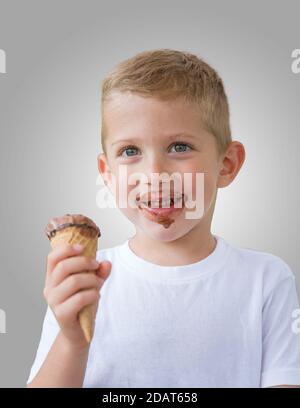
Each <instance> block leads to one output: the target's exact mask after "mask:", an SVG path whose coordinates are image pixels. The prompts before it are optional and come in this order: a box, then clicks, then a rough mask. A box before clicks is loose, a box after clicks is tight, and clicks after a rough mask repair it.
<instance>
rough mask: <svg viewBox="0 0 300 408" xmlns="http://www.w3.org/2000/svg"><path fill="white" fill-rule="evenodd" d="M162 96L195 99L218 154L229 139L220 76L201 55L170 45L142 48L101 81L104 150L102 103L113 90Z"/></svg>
mask: <svg viewBox="0 0 300 408" xmlns="http://www.w3.org/2000/svg"><path fill="white" fill-rule="evenodd" d="M128 91H129V92H131V93H136V94H139V95H141V96H144V97H157V98H159V99H161V100H171V99H177V98H181V99H183V100H184V101H185V102H188V103H196V104H197V105H198V106H199V113H201V118H202V121H203V125H204V126H205V128H206V129H207V131H209V132H210V133H211V134H212V135H213V136H214V137H215V139H216V144H217V149H218V152H219V154H222V153H223V152H224V151H225V150H226V148H227V147H228V145H229V144H230V142H231V131H230V123H229V106H228V100H227V96H226V93H225V90H224V86H223V82H222V79H221V78H220V77H219V75H218V74H217V72H216V71H215V70H214V69H213V68H212V67H211V66H210V65H208V64H207V63H206V62H205V61H204V60H203V59H202V58H199V57H198V56H196V55H194V54H191V53H189V52H183V51H178V50H173V49H166V48H164V49H156V50H150V51H143V52H140V53H138V54H136V55H135V56H133V57H131V58H128V59H126V60H124V61H122V62H121V63H119V64H118V65H116V67H115V68H114V70H113V71H111V72H110V73H109V74H108V75H107V76H106V77H105V78H104V80H103V81H102V89H101V95H102V96H101V104H102V107H101V113H102V126H101V143H102V147H103V151H104V152H106V148H105V139H106V128H105V123H104V122H105V121H104V108H105V103H106V102H108V101H109V100H110V99H111V98H113V95H114V93H115V92H117V93H118V92H128Z"/></svg>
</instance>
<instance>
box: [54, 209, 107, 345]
mask: <svg viewBox="0 0 300 408" xmlns="http://www.w3.org/2000/svg"><path fill="white" fill-rule="evenodd" d="M46 233H47V236H48V238H49V239H50V244H51V247H52V248H55V247H57V246H58V245H61V244H64V243H67V244H71V245H74V244H81V245H82V246H83V250H82V252H81V255H83V256H87V257H88V258H96V253H97V244H98V237H99V236H100V235H101V234H100V230H99V228H98V227H97V225H96V224H95V223H94V222H93V221H92V220H91V219H90V218H88V217H85V216H83V215H80V214H73V215H71V214H66V215H64V216H62V217H56V218H53V219H52V220H51V221H50V222H49V223H48V225H47V228H46ZM86 272H89V273H94V271H86ZM78 318H79V323H80V326H81V328H82V330H83V333H84V336H85V338H86V341H87V342H88V343H90V342H91V339H92V337H93V331H94V319H93V309H92V306H90V305H88V306H85V307H84V308H83V309H82V310H81V311H80V312H79V315H78Z"/></svg>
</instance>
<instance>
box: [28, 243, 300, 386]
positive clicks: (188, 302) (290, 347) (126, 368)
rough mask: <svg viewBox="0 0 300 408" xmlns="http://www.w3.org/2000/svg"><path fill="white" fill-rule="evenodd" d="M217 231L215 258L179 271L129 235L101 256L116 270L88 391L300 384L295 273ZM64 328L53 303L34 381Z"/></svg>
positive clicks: (104, 298) (105, 292) (98, 329)
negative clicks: (136, 246) (153, 258)
mask: <svg viewBox="0 0 300 408" xmlns="http://www.w3.org/2000/svg"><path fill="white" fill-rule="evenodd" d="M214 237H215V238H216V240H217V245H216V247H215V249H214V251H213V252H212V253H211V254H210V255H209V256H207V257H206V258H205V259H203V260H201V261H199V262H196V263H192V264H189V265H184V266H178V267H176V266H160V265H157V264H153V263H150V262H147V261H145V260H144V259H142V258H140V257H139V256H137V255H136V254H135V253H134V252H133V251H132V250H131V248H130V246H129V244H128V240H127V241H125V242H124V243H123V244H121V245H118V246H115V247H112V248H108V249H101V250H99V251H98V252H97V260H98V261H102V260H105V259H108V260H110V261H111V262H112V270H111V274H110V276H109V277H108V278H107V280H106V281H105V283H104V285H103V286H102V288H101V290H100V293H101V297H100V301H99V307H98V312H97V316H96V326H95V333H94V337H93V340H92V343H91V346H90V352H89V357H88V362H87V368H86V373H85V378H84V383H83V387H130V388H134V387H269V386H274V385H280V384H292V385H298V384H300V333H299V331H300V330H295V327H296V329H297V327H298V329H299V327H300V322H299V324H298V322H295V314H294V315H293V312H294V311H295V310H296V309H299V300H298V297H297V292H296V285H295V277H294V274H293V272H292V271H291V270H290V268H289V266H288V265H287V264H286V263H285V262H284V261H283V260H282V259H281V258H279V257H277V256H275V255H273V254H270V253H266V252H262V251H256V250H252V249H248V248H247V249H246V248H240V247H236V246H233V245H231V244H229V243H228V242H227V241H225V240H224V239H223V238H221V237H220V236H217V235H214ZM294 313H298V312H297V311H296V312H294ZM296 320H297V319H296ZM298 320H300V319H298ZM297 324H298V326H297ZM58 331H59V326H58V324H57V322H56V320H55V316H54V314H53V313H52V311H51V309H50V308H49V307H48V309H47V312H46V316H45V319H44V323H43V330H42V335H41V339H40V343H39V347H38V350H37V354H36V358H35V361H34V364H33V366H32V368H31V372H30V376H29V378H28V380H27V382H30V381H31V380H32V379H33V377H34V376H35V375H36V373H37V372H38V370H39V368H40V366H41V365H42V363H43V361H44V359H45V357H46V356H47V353H48V351H49V349H50V347H51V345H52V343H53V341H54V340H55V337H56V335H57V333H58Z"/></svg>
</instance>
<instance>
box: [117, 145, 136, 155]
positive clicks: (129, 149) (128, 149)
mask: <svg viewBox="0 0 300 408" xmlns="http://www.w3.org/2000/svg"><path fill="white" fill-rule="evenodd" d="M137 150H138V149H137V148H136V147H135V146H126V147H124V148H123V149H122V150H121V152H120V156H123V157H132V156H134V155H135V154H134V153H135V152H136V151H137ZM125 152H129V154H125V155H124V153H125Z"/></svg>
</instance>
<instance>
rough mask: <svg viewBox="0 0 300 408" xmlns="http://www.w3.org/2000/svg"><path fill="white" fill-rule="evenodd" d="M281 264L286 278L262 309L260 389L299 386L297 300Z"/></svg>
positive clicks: (290, 275) (292, 281)
mask: <svg viewBox="0 0 300 408" xmlns="http://www.w3.org/2000/svg"><path fill="white" fill-rule="evenodd" d="M284 265H285V272H286V273H285V276H284V277H283V279H281V280H280V281H279V283H277V284H276V285H275V287H274V288H273V290H272V291H271V292H270V293H269V294H268V296H267V298H266V299H265V302H264V306H263V315H262V325H263V327H262V369H261V387H271V386H276V385H283V384H287V385H300V333H299V330H296V329H295V328H296V325H295V323H296V322H295V320H296V316H297V315H298V316H299V313H298V312H299V299H298V295H297V290H296V283H295V277H294V275H293V272H292V271H291V270H290V269H289V267H288V266H287V265H286V264H284ZM298 320H299V318H298ZM299 323H300V322H299Z"/></svg>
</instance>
